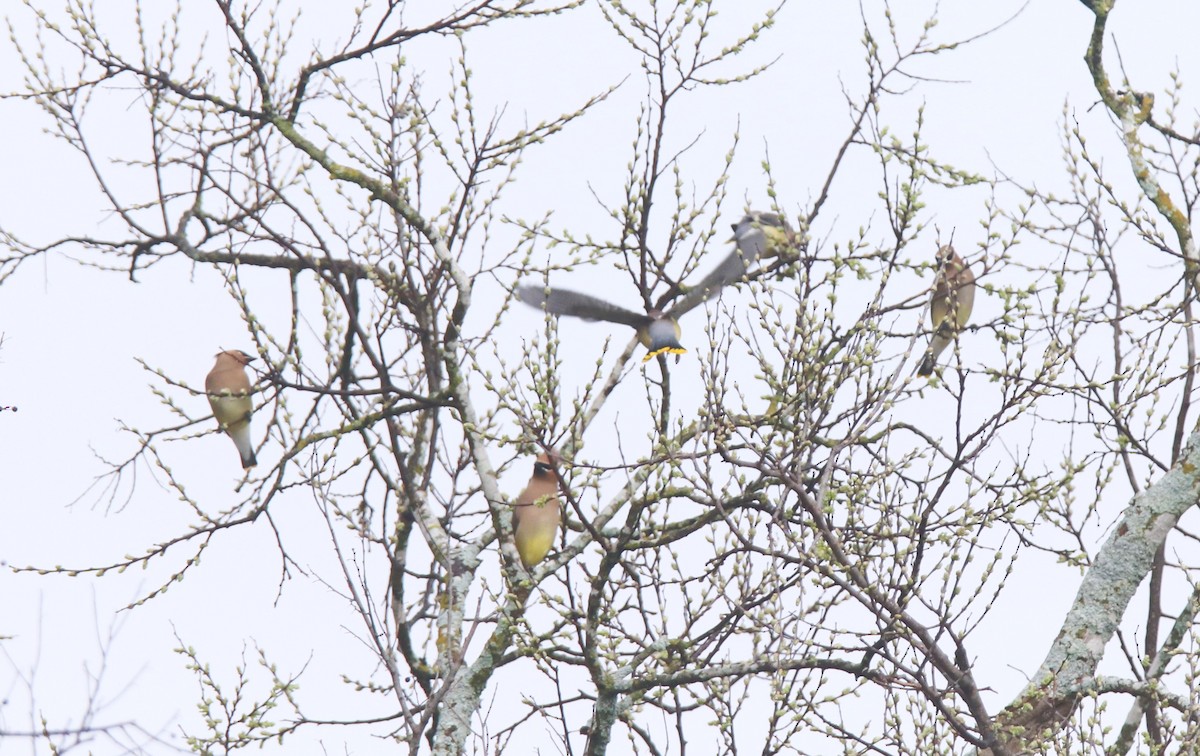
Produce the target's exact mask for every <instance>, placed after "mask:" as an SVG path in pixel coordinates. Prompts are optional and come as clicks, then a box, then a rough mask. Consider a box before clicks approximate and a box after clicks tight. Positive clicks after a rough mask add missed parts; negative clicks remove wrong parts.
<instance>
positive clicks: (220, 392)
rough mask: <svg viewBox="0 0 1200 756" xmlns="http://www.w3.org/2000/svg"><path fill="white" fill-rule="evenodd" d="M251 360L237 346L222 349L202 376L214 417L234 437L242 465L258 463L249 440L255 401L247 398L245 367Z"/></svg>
mask: <svg viewBox="0 0 1200 756" xmlns="http://www.w3.org/2000/svg"><path fill="white" fill-rule="evenodd" d="M253 360H254V358H253V357H251V356H250V355H248V354H246V353H245V352H243V351H241V350H238V349H230V350H228V351H225V352H221V353H220V354H218V355H217V364H215V365H213V369H212V370H211V371H209V373H208V377H207V378H205V379H204V390H205V391H206V392H208V403H209V404H210V405H212V411H213V417H215V418H217V423H219V424H220V426H221V430H223V431H225V432H226V433H227V434H229V437H230V438H232V439H233V443H234V445H235V446H237V450H238V454H239V455H240V456H241V458H242V467H243V468H249V467H254V466H255V465H257V464H258V460H256V459H255V458H254V445H253V444H252V443H251V442H250V414H251V412H253V411H254V400H253V399H251V398H250V378H249V376H247V375H246V366H247V365H249V364H250V362H251V361H253Z"/></svg>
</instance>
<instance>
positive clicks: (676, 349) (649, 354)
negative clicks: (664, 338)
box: [642, 346, 687, 362]
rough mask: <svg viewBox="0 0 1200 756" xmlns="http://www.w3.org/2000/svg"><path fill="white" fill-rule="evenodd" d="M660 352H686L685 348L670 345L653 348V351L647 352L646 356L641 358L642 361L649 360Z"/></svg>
mask: <svg viewBox="0 0 1200 756" xmlns="http://www.w3.org/2000/svg"><path fill="white" fill-rule="evenodd" d="M660 354H687V350H686V349H684V348H683V347H672V346H667V347H663V348H661V349H655V350H654V351H653V352H647V353H646V356H645V357H643V358H642V362H649V361H650V360H652V359H654V358H655V357H657V356H658V355H660Z"/></svg>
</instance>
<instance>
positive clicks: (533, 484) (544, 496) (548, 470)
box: [513, 454, 562, 569]
mask: <svg viewBox="0 0 1200 756" xmlns="http://www.w3.org/2000/svg"><path fill="white" fill-rule="evenodd" d="M558 485H559V478H558V471H557V470H556V469H555V467H554V460H553V459H551V458H550V456H549V455H547V454H539V455H538V456H537V460H536V461H535V462H534V463H533V476H532V477H530V479H529V484H528V485H527V486H525V490H524V491H522V492H521V495H520V496H518V497H517V500H516V501H515V502H514V503H513V535H514V537H515V539H516V542H517V552H518V553H520V555H521V563H522V564H523V565H525V569H529V568H530V567H532V566H534V565H535V564H537V563H538V562H540V561H542V560H543V559H545V558H546V554H548V553H550V547H551V546H553V545H554V537H555V536H556V535H557V534H558V524H559V521H560V520H561V519H562V503H561V502H560V501H559V499H558Z"/></svg>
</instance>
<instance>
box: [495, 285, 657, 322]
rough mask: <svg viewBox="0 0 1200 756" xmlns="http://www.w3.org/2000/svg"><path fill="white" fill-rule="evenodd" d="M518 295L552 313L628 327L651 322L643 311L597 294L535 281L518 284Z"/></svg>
mask: <svg viewBox="0 0 1200 756" xmlns="http://www.w3.org/2000/svg"><path fill="white" fill-rule="evenodd" d="M517 299H520V300H521V301H522V302H524V303H525V304H527V305H529V306H530V307H536V308H538V309H539V310H545V311H546V312H548V313H550V314H551V315H568V316H570V317H573V318H582V319H584V320H607V321H608V322H610V323H620V324H622V325H627V326H629V327H630V328H643V327H645V326H646V324H647V323H649V322H650V319H649V318H648V317H647V316H645V315H641V314H638V313H636V312H633V311H632V310H626V309H625V308H624V307H618V306H617V305H615V304H611V303H609V302H606V301H604V300H603V299H600V298H599V297H593V296H592V295H590V294H581V293H579V292H577V291H571V290H570V289H551V288H550V287H548V286H541V285H538V284H521V285H520V286H518V287H517Z"/></svg>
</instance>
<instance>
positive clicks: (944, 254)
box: [937, 244, 962, 265]
mask: <svg viewBox="0 0 1200 756" xmlns="http://www.w3.org/2000/svg"><path fill="white" fill-rule="evenodd" d="M956 260H957V261H958V262H959V263H961V262H962V261H961V260H960V259H959V257H958V254H957V253H955V251H954V247H953V246H952V245H950V244H947V245H945V246H944V247H941V248H939V249H938V251H937V264H938V265H949V264H951V263H953V262H954V261H956Z"/></svg>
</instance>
